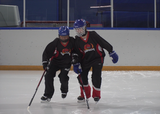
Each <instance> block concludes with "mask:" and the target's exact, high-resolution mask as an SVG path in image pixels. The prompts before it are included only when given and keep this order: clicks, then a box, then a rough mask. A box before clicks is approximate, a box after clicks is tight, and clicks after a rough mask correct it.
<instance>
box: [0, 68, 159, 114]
mask: <svg viewBox="0 0 160 114" xmlns="http://www.w3.org/2000/svg"><path fill="white" fill-rule="evenodd" d="M42 73H43V71H0V114H160V71H103V72H102V86H101V96H102V98H101V99H100V101H99V102H98V103H97V104H96V103H95V102H94V100H93V98H90V99H89V105H90V109H87V106H86V103H77V97H78V96H79V84H78V81H77V78H76V77H77V75H76V74H75V73H74V72H73V71H70V72H69V76H70V81H69V92H68V95H67V98H65V99H62V98H61V92H60V82H59V79H58V77H55V82H54V85H55V93H54V96H53V98H52V99H51V102H50V103H41V102H40V97H41V96H42V95H43V92H44V79H43V81H42V82H41V84H40V86H39V88H38V91H37V93H36V95H35V98H34V99H33V102H32V104H31V106H30V108H29V110H27V107H28V105H29V102H30V100H31V98H32V96H33V94H34V92H35V90H36V87H37V85H38V82H39V80H40V78H41V76H42ZM58 73H59V72H57V74H58ZM89 82H90V85H92V83H91V72H90V73H89Z"/></svg>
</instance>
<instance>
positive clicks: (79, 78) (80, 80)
mask: <svg viewBox="0 0 160 114" xmlns="http://www.w3.org/2000/svg"><path fill="white" fill-rule="evenodd" d="M77 78H78V80H79V83H80V84H81V86H82V89H83V93H84V97H85V99H86V103H87V108H88V109H89V103H88V99H87V96H86V93H85V89H84V86H83V81H82V78H81V75H78V77H77Z"/></svg>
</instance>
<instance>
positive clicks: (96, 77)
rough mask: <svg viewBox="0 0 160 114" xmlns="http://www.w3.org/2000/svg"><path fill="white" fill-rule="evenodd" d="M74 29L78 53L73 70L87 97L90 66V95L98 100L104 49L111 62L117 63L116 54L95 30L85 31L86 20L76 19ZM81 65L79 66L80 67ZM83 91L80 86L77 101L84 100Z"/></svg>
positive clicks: (88, 95)
mask: <svg viewBox="0 0 160 114" xmlns="http://www.w3.org/2000/svg"><path fill="white" fill-rule="evenodd" d="M74 29H75V31H76V34H77V36H75V46H76V50H77V53H78V56H79V57H78V58H79V60H78V59H77V56H74V57H73V58H75V60H74V62H73V68H74V71H75V72H76V73H77V74H79V73H80V75H79V77H81V78H80V79H82V82H83V87H84V90H85V94H86V97H87V98H90V97H91V87H90V85H89V83H88V73H89V70H90V69H91V67H92V77H91V78H92V88H93V92H92V97H93V98H94V101H96V102H98V101H99V100H100V98H101V90H100V89H101V80H102V78H101V72H102V67H103V62H104V57H105V52H104V50H103V49H106V50H107V51H108V53H109V56H110V57H112V58H113V59H112V61H113V63H117V61H118V55H117V54H116V52H115V51H113V47H112V45H111V44H109V43H108V42H107V41H106V40H104V39H103V38H102V37H101V36H99V35H98V34H97V33H96V32H95V31H87V29H86V21H85V20H84V19H78V20H76V21H75V23H74ZM80 65H81V67H80ZM81 68H82V69H81ZM84 98H85V97H84V93H83V90H82V87H81V86H80V96H79V97H78V98H77V99H78V102H81V101H84Z"/></svg>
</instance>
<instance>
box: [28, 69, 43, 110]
mask: <svg viewBox="0 0 160 114" xmlns="http://www.w3.org/2000/svg"><path fill="white" fill-rule="evenodd" d="M45 73H46V69H45V70H44V72H43V74H42V76H41V79H40V81H39V83H38V85H37V87H36V90H35V92H34V94H33V97H32V98H31V101H30V103H29V105H28V107H29V106H31V104H32V101H33V99H34V97H35V95H36V93H37V90H38V88H39V85H40V84H41V81H42V79H43V77H44V75H45Z"/></svg>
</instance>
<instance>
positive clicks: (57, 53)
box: [51, 49, 59, 60]
mask: <svg viewBox="0 0 160 114" xmlns="http://www.w3.org/2000/svg"><path fill="white" fill-rule="evenodd" d="M54 52H56V54H55V55H54V56H52V58H51V60H52V59H53V58H57V57H58V55H59V51H57V49H55V51H54Z"/></svg>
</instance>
